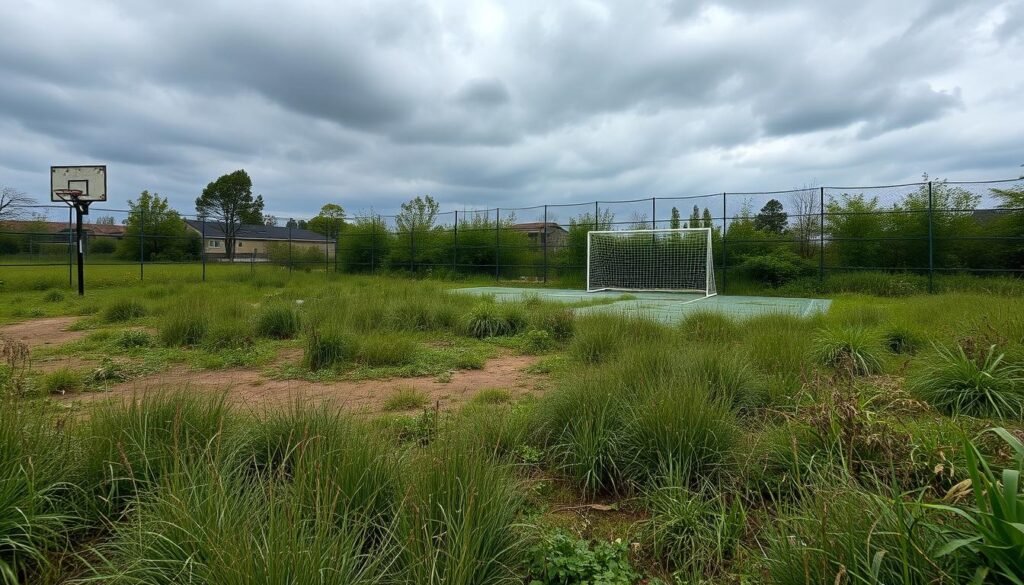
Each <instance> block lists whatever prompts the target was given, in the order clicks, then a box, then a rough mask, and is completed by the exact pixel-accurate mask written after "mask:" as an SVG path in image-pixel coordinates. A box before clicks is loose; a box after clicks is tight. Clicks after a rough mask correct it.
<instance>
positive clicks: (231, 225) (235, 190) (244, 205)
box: [196, 169, 263, 259]
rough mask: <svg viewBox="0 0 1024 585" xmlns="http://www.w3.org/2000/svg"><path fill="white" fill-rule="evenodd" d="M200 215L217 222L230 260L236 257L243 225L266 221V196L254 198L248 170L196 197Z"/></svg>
mask: <svg viewBox="0 0 1024 585" xmlns="http://www.w3.org/2000/svg"><path fill="white" fill-rule="evenodd" d="M196 213H197V214H198V215H199V216H200V217H204V218H209V219H211V220H213V221H214V222H216V223H217V224H218V225H219V227H220V228H221V230H222V231H223V232H224V247H225V249H226V250H227V253H228V257H229V258H232V259H233V258H234V257H235V239H236V235H237V234H238V228H239V227H240V226H241V225H242V224H243V223H251V224H260V223H262V222H263V197H262V196H259V197H257V198H255V199H254V198H253V196H252V179H250V178H249V173H246V172H245V170H244V169H239V170H237V171H235V172H233V173H228V174H226V175H223V176H221V177H220V178H218V179H217V180H216V181H213V182H212V183H210V184H208V185H207V186H206V188H205V189H203V194H202V195H200V196H199V197H198V198H196Z"/></svg>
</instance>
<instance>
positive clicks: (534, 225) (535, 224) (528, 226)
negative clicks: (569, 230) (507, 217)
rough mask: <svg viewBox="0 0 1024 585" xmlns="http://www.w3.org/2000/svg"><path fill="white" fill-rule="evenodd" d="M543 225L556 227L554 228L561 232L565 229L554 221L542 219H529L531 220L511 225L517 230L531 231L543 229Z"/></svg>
mask: <svg viewBox="0 0 1024 585" xmlns="http://www.w3.org/2000/svg"><path fill="white" fill-rule="evenodd" d="M545 226H547V227H549V228H553V229H556V230H562V231H563V232H564V231H565V228H564V227H562V226H560V225H558V224H557V223H556V222H553V221H549V222H547V223H545V222H543V221H531V222H526V223H516V224H513V225H512V229H514V230H519V231H522V232H531V231H540V230H542V229H544V227H545Z"/></svg>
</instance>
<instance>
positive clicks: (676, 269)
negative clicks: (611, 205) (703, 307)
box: [587, 228, 717, 297]
mask: <svg viewBox="0 0 1024 585" xmlns="http://www.w3.org/2000/svg"><path fill="white" fill-rule="evenodd" d="M711 242H712V237H711V228H678V229H650V230H615V231H592V232H588V233H587V292H597V291H603V290H618V291H634V292H644V291H649V292H685V293H696V294H701V295H703V296H704V297H710V296H714V295H715V294H717V291H716V289H715V267H714V255H713V251H712V248H711V246H712V244H711Z"/></svg>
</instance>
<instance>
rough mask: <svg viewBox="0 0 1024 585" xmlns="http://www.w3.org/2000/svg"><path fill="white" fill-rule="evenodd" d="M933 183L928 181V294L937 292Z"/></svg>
mask: <svg viewBox="0 0 1024 585" xmlns="http://www.w3.org/2000/svg"><path fill="white" fill-rule="evenodd" d="M933 209H934V203H933V201H932V182H931V181H928V293H929V294H931V293H933V292H935V283H934V280H935V222H934V221H933V219H932V215H933V214H932V211H933Z"/></svg>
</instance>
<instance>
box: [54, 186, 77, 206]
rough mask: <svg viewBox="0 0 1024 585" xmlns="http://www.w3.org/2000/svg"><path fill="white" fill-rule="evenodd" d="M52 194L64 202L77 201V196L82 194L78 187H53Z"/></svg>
mask: <svg viewBox="0 0 1024 585" xmlns="http://www.w3.org/2000/svg"><path fill="white" fill-rule="evenodd" d="M53 195H54V196H55V197H59V198H60V199H61V200H62V201H64V202H65V203H67V202H74V203H77V202H78V198H79V197H81V196H82V192H81V191H80V190H78V189H54V190H53Z"/></svg>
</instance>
